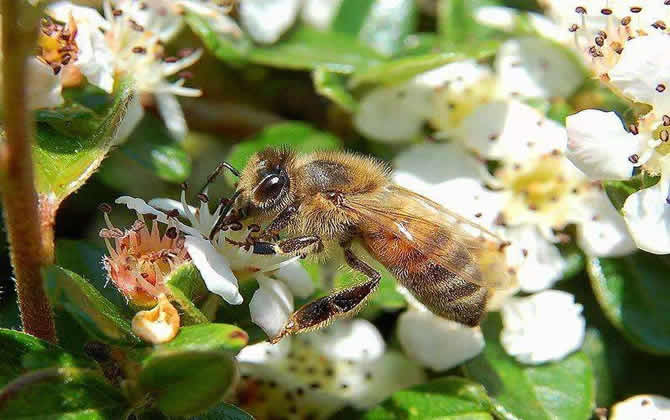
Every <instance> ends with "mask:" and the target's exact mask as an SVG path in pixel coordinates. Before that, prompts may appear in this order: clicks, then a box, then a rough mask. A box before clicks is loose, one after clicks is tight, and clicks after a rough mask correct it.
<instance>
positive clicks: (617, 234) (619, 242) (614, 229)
mask: <svg viewBox="0 0 670 420" xmlns="http://www.w3.org/2000/svg"><path fill="white" fill-rule="evenodd" d="M577 242H578V243H579V247H580V248H581V249H582V250H583V251H584V252H585V253H586V255H588V256H591V257H621V256H624V255H628V254H631V253H633V252H635V251H636V250H637V246H636V245H635V242H634V241H633V238H632V237H631V235H630V233H629V232H628V228H627V227H626V222H625V221H624V218H623V217H622V216H621V214H619V212H618V211H617V210H616V209H615V208H614V206H613V205H612V202H611V201H610V200H609V198H607V196H606V195H605V194H604V193H602V192H601V191H596V192H594V193H593V194H590V195H589V196H588V197H587V198H586V199H585V202H584V221H583V222H582V223H580V224H578V227H577Z"/></svg>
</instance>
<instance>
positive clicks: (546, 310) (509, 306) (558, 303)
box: [500, 290, 585, 364]
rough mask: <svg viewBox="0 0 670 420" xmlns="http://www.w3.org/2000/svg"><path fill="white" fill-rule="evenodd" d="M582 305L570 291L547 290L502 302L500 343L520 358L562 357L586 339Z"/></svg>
mask: <svg viewBox="0 0 670 420" xmlns="http://www.w3.org/2000/svg"><path fill="white" fill-rule="evenodd" d="M581 313H582V305H579V304H576V303H575V302H574V296H572V295H571V294H570V293H566V292H561V291H558V290H545V291H543V292H540V293H537V294H534V295H532V296H529V297H525V298H510V299H508V300H507V302H506V303H505V304H504V305H503V308H502V320H503V330H502V331H501V333H500V342H501V344H502V346H503V347H504V348H505V351H506V352H507V353H508V354H510V355H512V356H514V357H515V358H516V359H517V360H518V361H520V362H522V363H527V364H540V363H544V362H549V361H556V360H561V359H562V358H564V357H566V356H567V355H569V354H570V353H572V352H574V351H575V350H578V349H579V348H580V347H581V345H582V342H583V340H584V330H585V321H584V317H583V316H582V314H581Z"/></svg>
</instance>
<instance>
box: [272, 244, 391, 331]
mask: <svg viewBox="0 0 670 420" xmlns="http://www.w3.org/2000/svg"><path fill="white" fill-rule="evenodd" d="M344 258H345V260H346V262H347V265H349V267H351V268H353V269H354V270H356V271H359V272H361V273H363V274H365V276H366V277H368V280H367V281H365V282H363V283H360V284H357V285H354V286H351V287H347V288H346V289H342V290H338V291H336V292H334V293H332V294H330V295H328V296H324V297H322V298H320V299H317V300H315V301H314V302H310V303H308V304H307V305H305V306H303V307H302V308H300V309H298V310H297V311H296V312H294V313H293V315H291V317H290V318H289V320H288V322H286V325H284V327H283V328H282V329H281V331H280V332H279V334H277V335H276V336H275V337H272V338H270V342H271V343H276V342H278V341H279V340H281V339H282V337H284V336H285V335H290V334H296V333H300V332H306V331H312V330H316V329H318V328H322V327H325V326H326V325H328V324H330V323H331V322H333V321H334V320H336V319H340V318H345V317H352V316H354V315H355V314H356V313H358V311H360V310H361V309H362V308H363V304H364V303H365V301H366V300H367V298H368V297H369V296H370V295H372V293H373V292H374V291H375V290H376V289H377V287H378V286H379V282H380V281H381V278H382V276H381V274H379V272H378V271H377V270H375V269H374V268H372V267H370V266H369V265H368V264H367V263H366V262H365V261H363V260H361V259H359V258H358V257H357V256H356V255H355V254H354V253H353V252H352V251H351V249H349V248H345V250H344Z"/></svg>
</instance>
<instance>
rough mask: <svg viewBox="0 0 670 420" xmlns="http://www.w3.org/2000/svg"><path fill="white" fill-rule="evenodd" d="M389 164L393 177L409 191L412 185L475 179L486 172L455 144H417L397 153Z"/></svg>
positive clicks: (472, 157) (479, 163)
mask: <svg viewBox="0 0 670 420" xmlns="http://www.w3.org/2000/svg"><path fill="white" fill-rule="evenodd" d="M393 166H394V168H395V171H394V172H393V180H394V181H395V182H396V183H398V184H399V185H402V186H404V187H406V188H409V189H413V190H414V186H417V187H419V188H421V187H423V186H424V185H428V186H434V185H437V184H441V183H442V182H445V181H450V180H454V179H458V178H474V179H476V178H479V177H480V176H481V175H482V173H484V172H485V171H486V168H485V166H484V165H483V164H482V163H481V162H480V161H478V160H477V159H476V158H475V157H474V156H472V154H470V153H468V152H467V151H466V150H465V149H464V148H463V147H462V146H460V145H459V144H455V143H422V144H417V145H416V146H412V147H410V148H408V149H407V150H405V151H403V152H401V153H400V154H398V156H396V158H395V160H394V161H393ZM417 178H418V179H417ZM415 184H416V185H415Z"/></svg>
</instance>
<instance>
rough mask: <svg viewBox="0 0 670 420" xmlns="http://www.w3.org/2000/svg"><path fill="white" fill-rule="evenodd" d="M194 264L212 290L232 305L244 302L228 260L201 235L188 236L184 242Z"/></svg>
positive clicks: (208, 287)
mask: <svg viewBox="0 0 670 420" xmlns="http://www.w3.org/2000/svg"><path fill="white" fill-rule="evenodd" d="M184 246H185V247H186V250H187V251H188V254H189V255H190V256H191V259H192V260H193V264H195V266H196V267H197V268H198V271H200V275H201V276H202V279H203V280H204V282H205V285H206V286H207V289H209V291H210V292H212V293H216V294H217V295H219V296H221V297H222V298H223V299H224V300H225V301H226V302H228V303H230V304H231V305H239V304H241V303H242V300H243V298H242V295H241V294H240V290H239V288H238V286H237V278H235V275H234V274H233V272H232V270H231V269H230V266H229V264H228V261H227V260H226V259H225V258H224V257H223V255H221V254H219V253H218V252H217V251H216V249H215V248H214V247H213V246H212V244H211V243H210V242H209V241H208V240H207V239H204V238H202V237H201V236H186V242H185V243H184Z"/></svg>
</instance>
